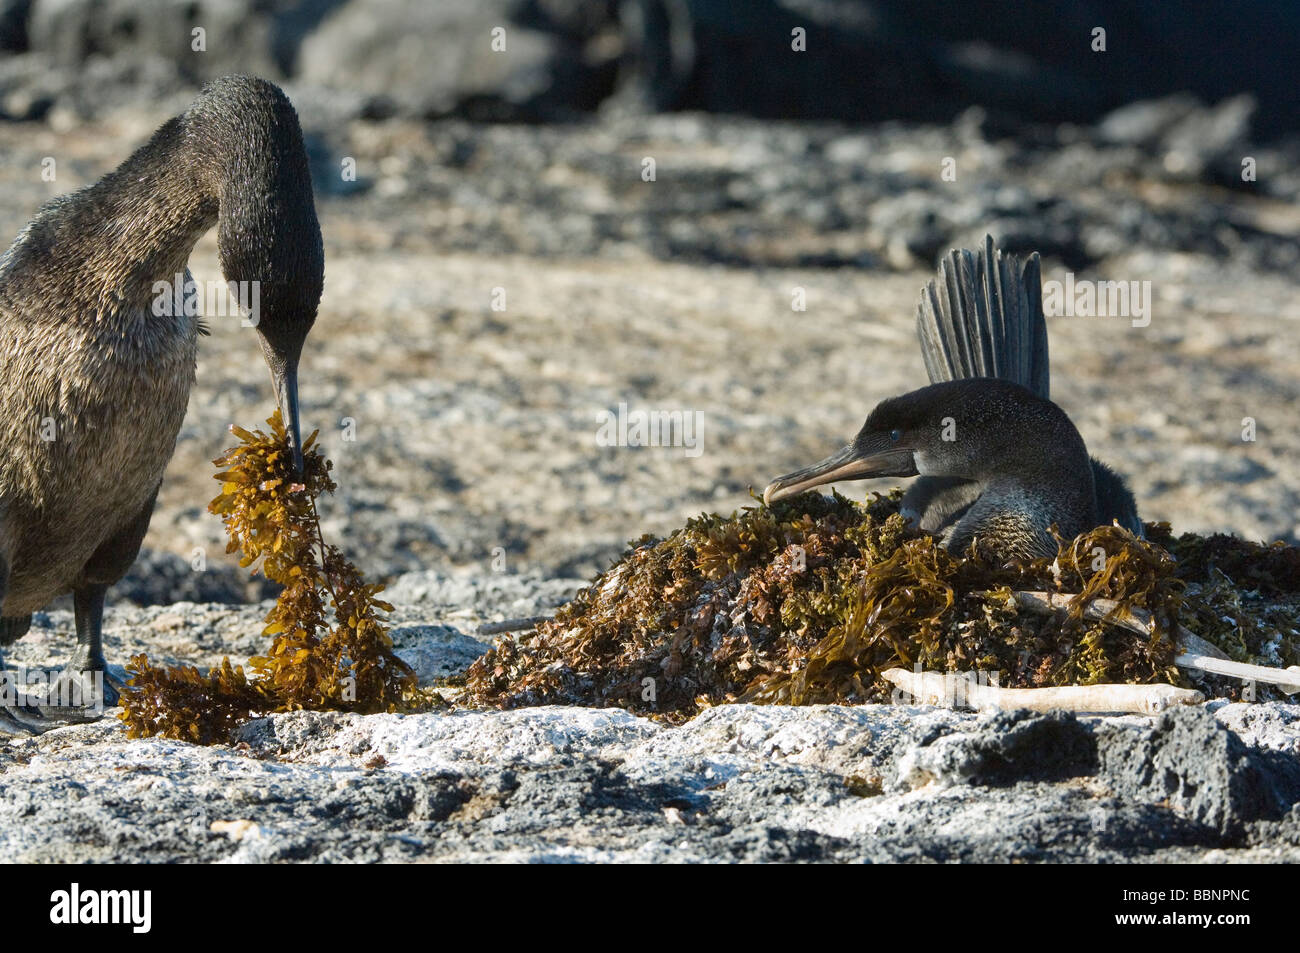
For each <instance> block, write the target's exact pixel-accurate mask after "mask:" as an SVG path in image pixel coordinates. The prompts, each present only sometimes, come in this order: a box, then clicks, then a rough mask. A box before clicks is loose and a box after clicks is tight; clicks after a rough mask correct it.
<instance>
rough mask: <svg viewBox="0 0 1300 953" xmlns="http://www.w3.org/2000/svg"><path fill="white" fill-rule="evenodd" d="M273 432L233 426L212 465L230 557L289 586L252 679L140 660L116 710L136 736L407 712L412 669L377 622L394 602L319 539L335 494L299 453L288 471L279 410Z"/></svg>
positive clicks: (213, 739)
mask: <svg viewBox="0 0 1300 953" xmlns="http://www.w3.org/2000/svg"><path fill="white" fill-rule="evenodd" d="M267 424H268V425H269V426H270V433H266V432H264V431H262V430H256V431H252V432H250V431H248V430H245V429H243V428H242V427H233V426H232V427H231V428H230V430H231V432H232V433H233V434H234V435H235V436H236V437H238V438H239V439H240V444H239V445H238V446H236V447H233V448H231V449H230V450H227V451H226V453H225V454H224V455H223V456H221V457H219V458H218V459H217V460H215V461H213V462H214V463H215V464H216V465H217V466H219V467H224V468H225V469H224V470H223V472H221V473H218V474H217V475H216V479H218V480H220V481H221V493H220V494H219V495H218V496H217V497H216V498H215V499H214V500H213V501H212V502H211V503H209V504H208V509H209V511H211V512H213V513H216V514H219V515H220V516H221V519H222V521H223V523H224V524H225V527H226V533H227V535H228V536H229V538H230V541H229V543H228V544H227V546H226V551H227V552H230V553H234V552H238V553H240V565H241V566H244V567H249V566H254V564H256V568H258V569H260V570H261V571H262V573H264V574H265V575H266V577H267V578H268V579H270V580H271V581H273V582H277V583H280V584H281V585H282V586H283V587H284V588H283V590H281V592H280V597H279V599H278V600H277V601H276V603H275V605H274V606H273V607H272V609H271V611H270V613H269V614H268V615H267V617H266V623H267V625H266V629H265V630H264V634H266V635H268V636H273V637H274V638H273V639H272V642H271V644H270V647H269V648H268V650H267V653H266V654H265V655H262V656H255V657H254V658H252V659H250V660H249V668H250V669H251V670H252V673H253V677H252V678H249V677H247V676H246V675H245V674H244V670H243V667H242V666H232V665H231V664H230V660H229V659H224V660H223V661H222V664H221V665H220V666H216V667H214V668H213V669H212V670H211V671H209V672H208V673H207V674H206V675H202V674H200V673H199V671H198V669H196V668H194V667H193V666H189V665H185V666H174V667H171V668H161V667H156V666H154V665H152V664H151V663H150V662H149V659H148V658H147V657H146V656H144V655H137V656H135V657H134V658H133V659H131V662H130V664H129V665H128V666H127V673H128V675H130V676H131V677H130V680H129V681H128V683H127V685H128V691H126V692H124V693H123V695H122V707H123V710H122V713H121V715H120V716H119V717H121V719H122V720H123V721H125V722H126V724H127V728H128V732H127V733H128V735H129V736H130V737H132V738H141V737H149V736H151V735H160V736H163V737H167V738H177V739H181V740H185V741H193V742H197V743H200V744H214V743H219V742H223V741H226V740H228V739H229V737H230V733H231V731H232V730H233V729H234V728H235V727H237V726H238V725H239V724H241V723H242V722H244V721H246V720H247V719H249V718H251V717H254V716H257V715H261V714H266V713H268V712H274V711H292V710H294V709H302V708H308V709H314V710H320V711H325V710H333V711H354V712H362V713H371V712H378V711H392V710H397V709H398V708H400V707H403V706H404V705H409V704H410V703H411V702H412V701H413V700H414V695H415V692H416V679H415V674H414V672H413V671H412V670H411V668H410V667H409V666H408V665H407V664H406V663H405V662H403V661H402V660H401V659H400V658H399V657H398V656H397V655H396V654H394V652H393V642H392V639H391V638H390V637H389V634H388V627H387V625H386V624H385V623H384V613H385V612H390V611H392V608H393V607H392V606H390V605H389V604H388V603H386V602H383V601H382V600H381V599H379V598H378V595H379V592H380V591H381V590H382V589H383V586H382V585H372V584H367V583H366V581H365V578H364V577H363V576H362V574H361V572H360V571H359V570H358V569H357V568H356V567H355V566H354V565H353V564H352V563H351V562H349V561H348V560H347V558H346V557H344V555H343V554H342V553H341V552H340V551H339V550H338V548H337V547H334V546H331V545H328V544H326V542H325V540H324V537H323V536H322V534H321V528H320V518H319V516H318V514H317V512H316V500H317V498H318V497H320V496H321V494H323V493H331V492H333V491H334V489H335V484H334V481H333V480H331V479H330V476H329V473H330V470H331V468H332V464H331V463H330V462H329V461H328V460H327V459H325V457H324V456H323V455H322V454H321V453H320V451H319V450H317V449H316V446H315V443H316V434H314V433H313V434H312V435H311V437H310V438H309V439H308V440H307V441H306V443H305V445H304V447H303V473H302V474H301V475H299V474H296V473H295V472H294V470H293V465H292V462H291V461H292V456H291V452H290V448H289V441H288V436H287V434H286V433H285V429H284V425H283V423H282V421H281V419H280V412H279V411H278V410H277V411H276V412H275V414H274V415H273V416H272V417H270V418H269V419H268V420H267Z"/></svg>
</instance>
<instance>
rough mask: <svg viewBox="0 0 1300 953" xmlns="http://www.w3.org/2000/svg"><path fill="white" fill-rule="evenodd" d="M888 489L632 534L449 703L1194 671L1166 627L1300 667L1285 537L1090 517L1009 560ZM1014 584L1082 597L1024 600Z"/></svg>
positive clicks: (649, 706)
mask: <svg viewBox="0 0 1300 953" xmlns="http://www.w3.org/2000/svg"><path fill="white" fill-rule="evenodd" d="M900 498H901V492H900V491H895V492H894V493H892V494H890V495H889V496H882V495H880V494H875V495H874V496H873V498H872V499H870V500H869V501H867V502H866V503H864V504H858V503H855V502H852V501H850V500H848V499H846V498H845V497H842V496H840V495H839V494H835V495H833V496H830V497H825V496H822V495H820V494H816V493H809V494H804V495H802V496H800V497H797V498H795V499H792V500H788V501H784V502H781V503H778V504H776V505H775V506H773V507H771V508H769V507H766V506H754V507H747V508H745V509H743V510H741V511H740V512H738V513H734V514H732V515H731V516H729V517H722V516H717V515H703V516H700V517H699V518H697V519H694V520H691V521H690V522H688V523H687V524H686V526H685V527H684V528H682V529H680V530H678V531H676V532H674V533H673V534H672V535H670V536H669V537H668V538H667V539H654V538H651V537H643V538H642V539H640V540H637V541H635V542H633V543H631V544H630V548H629V549H628V551H627V552H626V553H625V554H624V555H623V556H622V558H621V559H619V560H618V561H617V562H616V563H615V564H614V565H613V566H612V567H611V568H610V569H609V570H608V571H606V572H605V573H603V574H602V575H601V576H599V577H598V578H597V579H596V580H595V581H594V582H593V583H592V584H591V585H590V586H588V587H587V588H586V589H584V590H582V591H581V592H579V593H578V594H577V596H576V597H575V598H574V599H573V600H572V601H571V602H569V603H568V604H566V605H565V606H563V607H562V608H561V609H560V610H559V612H558V613H557V614H556V616H555V617H554V619H552V620H549V621H546V622H544V623H541V624H540V625H538V626H537V627H536V628H535V629H534V630H532V631H530V632H528V633H524V634H522V635H519V636H516V637H510V638H505V639H502V640H500V641H499V642H498V643H497V644H496V645H495V646H494V648H493V649H492V650H491V651H489V652H488V653H487V654H486V655H485V656H483V657H482V658H481V659H480V660H479V661H477V662H476V663H475V664H474V665H473V666H472V667H471V668H470V670H469V672H468V673H467V675H466V692H465V694H464V696H463V697H462V698H461V701H462V702H463V703H467V704H470V705H476V706H488V707H498V708H513V707H519V706H526V705H546V704H580V705H594V706H617V707H620V708H626V709H629V710H631V711H634V712H638V713H641V714H647V715H654V716H661V717H665V718H667V719H669V720H674V721H675V720H684V719H686V718H689V717H691V716H692V715H694V714H696V713H697V712H699V711H700V710H701V709H703V708H706V707H709V706H712V705H718V704H723V703H727V702H735V701H749V702H759V703H776V704H817V703H860V702H870V701H882V700H885V699H887V698H889V696H890V694H891V692H892V691H893V688H892V686H890V685H889V684H888V683H887V682H885V681H884V680H883V679H882V678H881V672H882V671H884V670H886V669H889V668H893V667H896V666H901V667H904V668H909V669H910V668H913V667H915V666H920V667H921V668H924V669H927V670H938V671H946V672H953V671H964V672H972V671H973V672H984V673H988V674H989V675H992V673H996V675H997V679H998V684H1000V685H1002V686H1004V687H1034V686H1048V685H1088V684H1097V683H1102V682H1129V683H1152V682H1165V683H1174V684H1186V681H1185V678H1186V676H1185V675H1184V674H1183V673H1182V672H1181V671H1180V670H1179V669H1178V668H1176V667H1175V665H1174V661H1173V660H1174V657H1175V655H1176V654H1177V653H1176V650H1175V646H1174V641H1173V638H1172V637H1171V633H1173V632H1175V631H1176V629H1175V626H1176V625H1178V624H1182V625H1184V626H1186V627H1187V628H1188V629H1190V630H1192V631H1194V632H1196V633H1197V634H1199V635H1200V636H1202V637H1203V638H1206V639H1207V640H1209V641H1211V642H1213V643H1215V644H1216V645H1218V646H1220V647H1221V648H1223V649H1224V650H1225V651H1226V652H1227V653H1228V654H1229V655H1230V656H1231V657H1232V658H1234V659H1237V660H1239V661H1252V662H1257V663H1259V664H1268V665H1282V666H1286V665H1291V664H1296V663H1297V662H1298V661H1300V599H1297V598H1295V597H1296V596H1297V594H1300V552H1298V551H1297V550H1296V549H1295V548H1294V547H1289V546H1285V545H1283V544H1281V543H1276V544H1274V545H1272V546H1264V545H1260V544H1255V543H1247V542H1244V541H1242V540H1239V539H1236V538H1234V537H1228V536H1213V537H1208V538H1206V537H1199V536H1194V535H1190V534H1188V535H1183V536H1180V537H1178V538H1177V539H1175V538H1174V537H1173V536H1172V535H1171V534H1170V532H1169V528H1168V526H1167V525H1166V524H1148V533H1147V536H1148V538H1147V539H1145V540H1144V539H1139V538H1137V537H1135V536H1134V535H1132V534H1131V533H1129V532H1127V531H1125V530H1123V529H1120V528H1118V527H1100V528H1098V529H1095V530H1092V531H1091V532H1088V533H1085V534H1083V535H1081V536H1079V537H1078V538H1077V539H1073V540H1059V541H1058V542H1059V552H1058V554H1057V556H1056V558H1055V559H1054V560H1046V559H1044V560H1037V561H1034V562H1031V563H1028V564H1023V563H1002V562H999V561H997V560H995V559H993V558H991V557H990V556H988V555H987V554H986V553H983V552H981V551H980V550H979V549H978V548H977V547H975V546H972V548H971V550H970V551H969V552H966V553H963V554H954V553H949V552H947V551H946V550H944V549H942V548H941V547H940V546H939V545H938V544H937V541H936V540H935V539H934V538H933V537H931V536H929V535H927V534H925V533H921V532H919V531H916V530H914V529H912V528H911V526H910V524H908V523H907V522H906V521H905V520H904V519H903V517H902V516H900V515H899V512H898V503H899V499H900ZM1016 590H1022V591H1023V590H1032V591H1046V592H1049V593H1064V594H1071V595H1074V594H1080V593H1081V594H1082V596H1083V598H1082V599H1079V600H1076V601H1075V603H1074V606H1075V607H1074V608H1073V609H1071V610H1069V611H1061V612H1057V613H1054V614H1051V615H1046V614H1032V613H1029V612H1026V611H1023V610H1020V609H1018V608H1017V606H1016V603H1015V600H1014V598H1013V596H1012V593H1013V591H1016ZM1097 597H1100V598H1105V599H1111V600H1114V601H1115V602H1116V603H1117V604H1118V606H1117V608H1116V610H1115V612H1114V613H1112V615H1111V616H1109V617H1108V618H1114V617H1116V616H1117V615H1118V614H1119V613H1124V612H1127V611H1128V610H1131V609H1142V610H1146V611H1147V612H1149V613H1151V616H1152V620H1153V635H1152V637H1150V638H1148V637H1144V636H1141V635H1138V634H1135V633H1134V632H1132V631H1129V630H1127V629H1124V628H1121V627H1119V626H1117V625H1114V624H1112V623H1111V622H1109V621H1107V620H1101V621H1098V620H1093V619H1087V618H1084V616H1083V607H1084V605H1085V604H1086V603H1087V601H1088V600H1090V599H1093V598H1097ZM1212 681H1213V683H1214V684H1213V688H1214V689H1215V690H1216V691H1217V692H1218V693H1219V694H1231V693H1232V692H1234V691H1240V684H1239V683H1234V682H1232V681H1230V680H1227V679H1212ZM1261 691H1266V690H1264V689H1261Z"/></svg>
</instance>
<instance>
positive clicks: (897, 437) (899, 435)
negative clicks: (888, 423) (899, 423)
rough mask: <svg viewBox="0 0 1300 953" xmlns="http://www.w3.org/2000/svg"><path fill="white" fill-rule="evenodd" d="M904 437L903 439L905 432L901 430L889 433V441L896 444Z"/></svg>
mask: <svg viewBox="0 0 1300 953" xmlns="http://www.w3.org/2000/svg"><path fill="white" fill-rule="evenodd" d="M902 437H903V431H901V430H898V429H894V430H891V431H889V439H890V440H892V441H893V442H894V443H898V441H899V440H901V439H902Z"/></svg>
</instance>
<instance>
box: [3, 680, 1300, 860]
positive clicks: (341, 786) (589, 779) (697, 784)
mask: <svg viewBox="0 0 1300 953" xmlns="http://www.w3.org/2000/svg"><path fill="white" fill-rule="evenodd" d="M1228 707H1229V708H1232V709H1234V710H1233V711H1224V709H1223V708H1222V707H1221V708H1220V709H1219V711H1218V712H1217V713H1211V712H1209V711H1188V712H1182V713H1179V714H1177V715H1175V716H1173V717H1166V718H1162V719H1160V720H1155V719H1147V718H1140V717H1134V716H1130V717H1127V718H1083V719H1075V718H1071V717H1066V716H1040V715H1028V714H1025V713H1019V714H1010V715H993V716H975V715H969V714H960V713H956V712H950V711H946V710H942V709H926V708H915V707H905V706H880V705H868V706H861V707H856V708H846V707H842V706H814V707H809V708H764V707H754V706H748V705H731V706H722V707H718V708H714V709H711V710H709V711H707V712H705V713H704V714H702V715H701V716H699V717H698V718H696V719H695V720H693V721H691V722H688V723H687V724H685V725H682V726H680V727H667V726H664V725H661V724H657V723H655V722H653V721H649V720H647V719H643V718H638V717H635V716H632V715H630V714H627V713H626V712H622V711H618V710H609V709H583V708H564V707H549V708H537V709H525V710H519V711H511V712H456V713H451V714H439V713H430V714H422V715H412V716H400V715H371V716H358V715H345V714H327V713H318V712H293V713H289V714H283V715H274V716H271V717H268V718H262V719H258V720H256V721H253V722H251V723H249V724H248V725H246V726H245V727H244V728H243V729H242V730H241V731H240V732H239V734H238V737H237V738H236V743H235V744H234V745H233V747H216V748H196V747H193V746H190V745H186V744H182V743H179V742H169V741H157V740H149V741H128V740H126V739H125V738H124V736H123V733H122V729H121V727H120V726H119V725H117V724H115V723H112V722H108V721H105V722H100V723H97V724H91V725H84V726H77V727H71V728H65V729H59V730H56V731H52V732H49V733H47V734H45V735H43V736H40V737H37V738H28V739H22V740H17V741H14V742H11V743H10V744H8V745H7V746H4V747H3V748H0V789H2V790H3V791H4V795H5V796H4V797H3V798H0V848H3V849H5V850H6V851H7V852H8V854H7V855H8V856H11V857H13V858H15V859H17V860H46V861H50V860H71V859H91V860H103V861H109V860H115V859H123V858H126V857H130V858H131V859H134V860H137V861H140V860H143V861H159V862H161V861H178V860H187V861H224V862H244V861H258V862H264V861H316V862H373V861H381V860H417V859H420V860H455V861H520V860H524V861H533V862H572V861H599V862H619V861H623V862H626V861H696V862H699V861H705V862H736V861H745V862H753V861H773V860H782V861H859V862H860V861H875V862H897V861H978V862H1006V861H1009V860H1015V861H1029V862H1041V861H1058V862H1059V861H1076V862H1077V861H1081V862H1090V863H1097V862H1115V861H1126V860H1127V861H1134V860H1143V861H1163V862H1170V861H1178V862H1182V861H1192V860H1218V861H1223V860H1261V859H1269V860H1282V859H1291V860H1295V859H1297V858H1300V846H1298V845H1300V836H1298V834H1300V828H1298V827H1297V819H1298V818H1300V814H1298V813H1297V812H1296V811H1295V810H1294V809H1290V810H1289V811H1288V810H1286V808H1289V807H1290V805H1293V804H1295V802H1296V800H1297V799H1300V785H1297V784H1296V783H1295V779H1294V777H1293V776H1292V774H1293V773H1294V771H1295V768H1296V765H1297V760H1296V758H1295V756H1294V754H1281V753H1280V752H1279V751H1278V750H1277V749H1276V748H1266V747H1262V746H1260V745H1257V744H1255V743H1253V742H1252V741H1248V740H1246V739H1245V738H1243V737H1240V736H1238V735H1237V734H1236V733H1235V732H1234V731H1233V730H1232V729H1231V728H1228V727H1227V724H1228V723H1233V721H1234V719H1239V718H1240V716H1241V714H1242V712H1240V711H1238V710H1236V709H1242V708H1246V707H1250V708H1251V709H1253V715H1254V716H1255V717H1256V718H1262V719H1265V720H1267V721H1269V722H1270V723H1273V724H1277V725H1281V726H1283V727H1282V728H1280V729H1279V731H1280V732H1283V733H1285V734H1286V735H1287V738H1288V740H1289V742H1290V743H1294V742H1295V740H1296V739H1297V737H1300V731H1297V729H1296V718H1295V712H1294V706H1276V705H1272V704H1268V705H1257V706H1228ZM1216 714H1217V715H1218V716H1219V717H1217V718H1216ZM1269 737H1271V738H1272V739H1273V741H1274V742H1277V741H1279V740H1281V736H1280V734H1276V733H1274V734H1270V735H1269ZM925 752H929V753H928V754H926V753H925ZM927 759H928V760H927ZM1275 759H1281V760H1280V761H1275ZM923 763H924V764H928V765H929V766H930V767H929V768H928V769H927V773H928V780H927V779H926V778H923V777H922V776H921V775H919V774H917V773H916V772H915V771H914V770H912V769H909V767H908V766H909V765H912V766H916V765H920V764H923ZM1143 765H1145V767H1146V771H1145V773H1144V772H1143V771H1142V766H1143ZM1279 765H1282V767H1279ZM1288 766H1289V767H1288ZM1288 772H1291V774H1288ZM1265 776H1268V777H1270V778H1272V781H1273V784H1272V786H1271V787H1270V788H1269V789H1268V790H1269V792H1270V794H1269V796H1270V797H1273V798H1275V799H1276V798H1280V800H1274V801H1271V802H1269V807H1268V809H1267V810H1263V811H1261V810H1260V808H1261V806H1262V805H1263V802H1261V801H1259V800H1258V799H1252V797H1250V796H1249V794H1250V792H1251V791H1252V790H1256V789H1254V788H1251V787H1250V780H1251V779H1252V778H1255V779H1259V778H1263V777H1265ZM891 778H892V779H895V780H894V781H891V780H890V779H891ZM1171 778H1172V779H1174V780H1175V781H1176V782H1177V783H1176V784H1174V786H1173V787H1172V788H1171V787H1170V784H1169V779H1171ZM1153 779H1154V780H1153ZM1198 785H1200V786H1201V787H1200V788H1199V789H1195V788H1196V786H1198ZM1243 795H1246V796H1243ZM1288 800H1289V802H1290V803H1289V804H1284V803H1283V802H1286V801H1288ZM1278 808H1283V810H1282V812H1281V814H1280V815H1279V814H1278V810H1277V809H1278ZM32 830H40V831H41V833H42V836H41V837H40V838H32V837H31V836H30V832H31V831H32Z"/></svg>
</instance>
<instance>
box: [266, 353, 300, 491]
mask: <svg viewBox="0 0 1300 953" xmlns="http://www.w3.org/2000/svg"><path fill="white" fill-rule="evenodd" d="M271 380H272V382H273V383H274V384H275V399H276V402H277V403H278V404H279V405H280V418H281V419H282V420H283V421H284V426H285V429H286V430H288V431H289V446H290V448H291V449H292V450H293V468H294V471H295V472H296V473H297V474H298V475H299V476H301V475H302V472H303V469H302V468H303V461H302V428H301V425H300V424H299V422H298V359H297V358H294V359H293V360H286V361H285V362H284V364H283V366H282V368H281V369H280V370H279V371H277V370H275V369H274V368H272V370H271Z"/></svg>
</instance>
